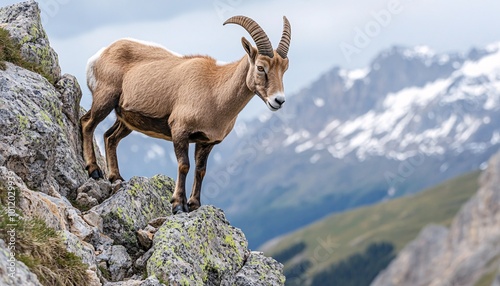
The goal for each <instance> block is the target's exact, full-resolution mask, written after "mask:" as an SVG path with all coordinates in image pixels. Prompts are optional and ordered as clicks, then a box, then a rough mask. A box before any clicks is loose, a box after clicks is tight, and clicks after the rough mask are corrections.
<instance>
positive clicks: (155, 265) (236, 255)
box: [147, 206, 285, 285]
mask: <svg viewBox="0 0 500 286" xmlns="http://www.w3.org/2000/svg"><path fill="white" fill-rule="evenodd" d="M179 241H181V242H182V243H181V244H179V243H178V242H179ZM147 271H148V274H153V275H155V276H156V277H158V278H160V279H161V280H162V281H168V283H169V284H174V283H175V282H177V283H179V282H180V283H181V284H182V285H282V284H283V283H284V282H285V277H284V276H283V274H282V266H281V265H280V264H279V263H277V262H276V261H275V260H273V259H269V258H267V257H264V256H263V255H262V254H260V253H253V252H250V251H249V250H248V242H247V241H246V239H245V236H244V234H243V233H242V232H241V230H239V229H237V228H234V227H232V226H231V225H230V224H229V222H228V221H227V220H226V218H225V216H224V213H223V212H222V211H221V210H220V209H216V208H214V207H211V206H202V207H201V208H200V209H198V210H197V211H195V212H192V213H189V214H181V215H177V216H169V217H167V219H166V221H165V222H164V223H163V225H162V226H161V227H160V228H159V230H158V231H157V232H156V234H155V237H154V241H153V253H152V256H151V258H150V259H149V260H148V263H147Z"/></svg>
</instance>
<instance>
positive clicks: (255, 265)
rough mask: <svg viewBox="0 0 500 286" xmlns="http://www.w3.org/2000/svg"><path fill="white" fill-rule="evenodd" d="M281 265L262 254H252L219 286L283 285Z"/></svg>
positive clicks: (283, 278)
mask: <svg viewBox="0 0 500 286" xmlns="http://www.w3.org/2000/svg"><path fill="white" fill-rule="evenodd" d="M284 284H285V276H284V275H283V265H282V264H281V263H279V262H277V261H276V260H274V259H272V258H270V257H266V256H264V254H263V253H262V252H255V251H254V252H252V253H250V257H248V259H247V260H246V262H245V265H244V266H243V268H241V270H240V271H238V273H237V274H236V275H235V276H233V277H227V278H226V280H224V281H222V283H221V285H228V286H229V285H238V286H256V285H284Z"/></svg>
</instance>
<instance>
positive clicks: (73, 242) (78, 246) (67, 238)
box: [61, 231, 97, 271]
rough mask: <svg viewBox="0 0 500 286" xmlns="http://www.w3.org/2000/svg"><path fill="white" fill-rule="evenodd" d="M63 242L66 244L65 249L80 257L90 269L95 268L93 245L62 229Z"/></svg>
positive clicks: (95, 259) (95, 260)
mask: <svg viewBox="0 0 500 286" xmlns="http://www.w3.org/2000/svg"><path fill="white" fill-rule="evenodd" d="M61 235H62V237H63V239H64V243H65V245H66V249H67V250H68V251H69V252H72V253H74V254H76V255H77V256H79V257H81V258H82V262H83V263H86V264H87V265H88V266H89V268H90V270H93V271H96V270H97V258H96V256H95V249H94V247H93V246H92V245H91V244H89V243H87V242H85V241H82V240H80V239H79V238H78V236H76V235H74V234H73V233H71V232H69V231H63V232H62V233H61Z"/></svg>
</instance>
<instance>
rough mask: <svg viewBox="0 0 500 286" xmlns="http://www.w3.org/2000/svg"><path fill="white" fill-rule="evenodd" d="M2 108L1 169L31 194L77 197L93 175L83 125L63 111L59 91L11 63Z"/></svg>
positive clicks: (1, 83) (0, 87) (1, 80)
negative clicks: (12, 174)
mask: <svg viewBox="0 0 500 286" xmlns="http://www.w3.org/2000/svg"><path fill="white" fill-rule="evenodd" d="M75 88H76V87H75ZM0 107H1V108H0V165H2V166H6V167H7V168H8V169H10V170H12V171H14V172H15V173H16V174H17V175H18V176H20V177H21V178H22V180H23V181H24V182H25V183H26V185H27V186H28V187H29V188H30V189H31V190H37V191H41V192H43V193H46V194H53V193H55V192H58V193H60V194H61V195H63V196H67V195H71V194H75V192H76V189H77V188H78V187H79V186H80V185H82V184H83V183H84V182H85V180H87V177H88V176H87V174H86V173H85V169H84V163H83V158H82V156H81V152H79V149H78V148H79V147H78V146H80V145H81V140H80V138H79V127H78V126H76V125H73V123H71V122H70V120H69V119H68V118H67V117H66V115H65V114H64V113H62V112H61V108H62V104H61V102H60V101H59V99H58V93H57V91H56V90H55V88H54V87H53V86H52V85H50V84H48V83H47V82H46V81H43V80H42V77H41V76H40V75H38V74H36V73H33V72H30V71H27V70H24V69H22V68H20V67H17V66H14V65H12V64H10V63H7V69H6V70H5V71H0ZM74 196H76V195H74Z"/></svg>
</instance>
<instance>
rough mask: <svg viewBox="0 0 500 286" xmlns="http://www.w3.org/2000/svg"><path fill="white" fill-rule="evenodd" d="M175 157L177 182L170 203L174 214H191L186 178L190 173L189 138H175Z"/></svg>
mask: <svg viewBox="0 0 500 286" xmlns="http://www.w3.org/2000/svg"><path fill="white" fill-rule="evenodd" d="M173 142H174V151H175V156H176V157H177V164H178V169H177V182H176V184H175V191H174V194H173V195H172V199H171V200H170V202H171V203H172V213H173V214H178V213H182V212H189V209H188V206H187V198H186V176H187V173H188V172H189V153H188V152H189V141H188V139H187V137H184V136H181V137H179V138H173Z"/></svg>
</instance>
